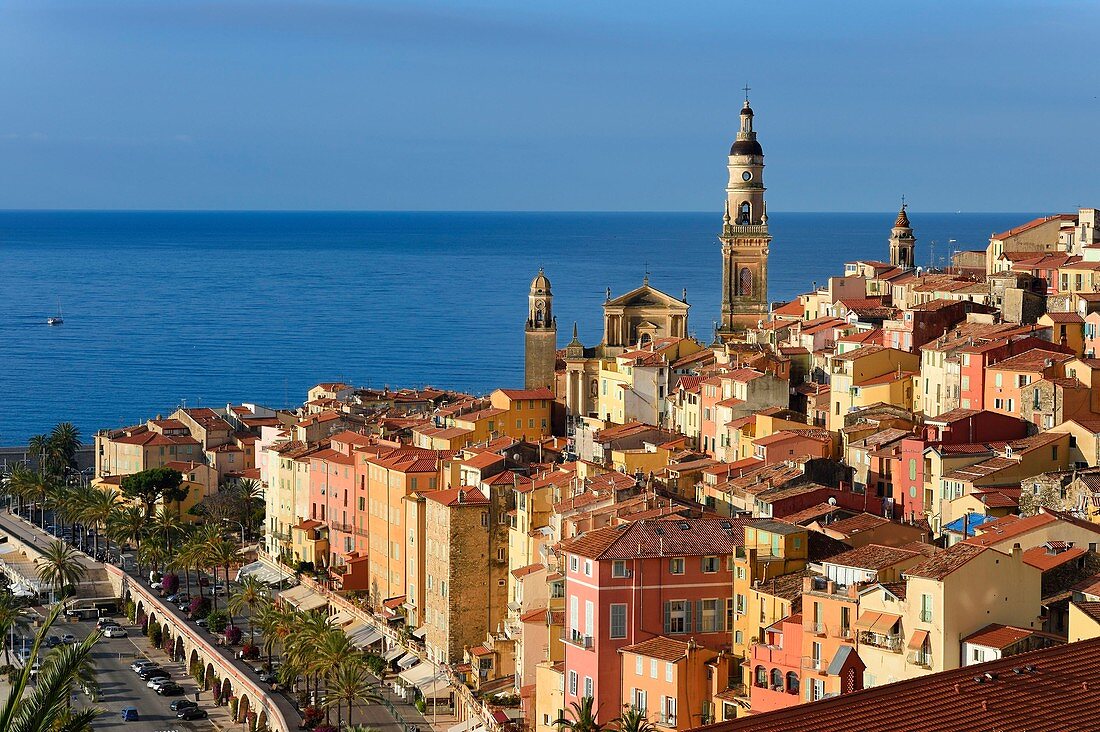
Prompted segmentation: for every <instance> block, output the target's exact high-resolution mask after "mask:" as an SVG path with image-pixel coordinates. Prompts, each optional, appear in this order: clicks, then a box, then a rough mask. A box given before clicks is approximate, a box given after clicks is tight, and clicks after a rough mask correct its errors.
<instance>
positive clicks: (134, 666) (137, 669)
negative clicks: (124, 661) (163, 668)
mask: <svg viewBox="0 0 1100 732" xmlns="http://www.w3.org/2000/svg"><path fill="white" fill-rule="evenodd" d="M157 665H159V664H158V663H157V662H156V661H149V660H146V659H141V660H139V661H134V662H133V663H131V664H130V670H131V671H133V672H134V673H141V671H142V669H146V668H152V667H153V666H157Z"/></svg>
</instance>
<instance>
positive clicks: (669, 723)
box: [657, 712, 676, 727]
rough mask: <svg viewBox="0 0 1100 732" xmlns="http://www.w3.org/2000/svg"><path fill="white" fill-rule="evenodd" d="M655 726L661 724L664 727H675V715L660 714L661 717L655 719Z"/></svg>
mask: <svg viewBox="0 0 1100 732" xmlns="http://www.w3.org/2000/svg"><path fill="white" fill-rule="evenodd" d="M657 724H663V725H664V726H666V727H675V726H676V715H675V714H665V713H664V712H661V716H660V717H658V718H657Z"/></svg>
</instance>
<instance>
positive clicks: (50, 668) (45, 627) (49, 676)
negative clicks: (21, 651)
mask: <svg viewBox="0 0 1100 732" xmlns="http://www.w3.org/2000/svg"><path fill="white" fill-rule="evenodd" d="M62 609H63V605H62V604H61V603H57V604H55V605H54V607H53V609H52V610H50V613H49V615H47V616H46V620H45V622H43V624H42V627H41V628H40V629H39V631H38V635H37V636H36V637H35V640H34V646H33V648H32V651H31V652H32V653H33V654H34V656H35V657H37V656H38V653H39V650H40V648H41V647H42V642H43V639H44V638H45V637H46V635H47V634H48V633H49V631H50V629H51V628H52V627H53V625H54V623H56V622H57V617H58V615H59V614H60V613H61V611H62ZM99 637H100V636H99V633H92V634H91V635H89V636H88V637H87V638H85V639H84V640H83V641H82V642H81V643H78V644H75V645H66V646H64V647H63V648H60V649H58V650H59V652H58V653H57V654H52V655H51V656H50V657H48V658H47V659H46V662H45V663H43V664H42V668H41V669H40V670H39V672H38V678H37V680H36V682H35V685H34V689H33V691H29V692H28V687H29V685H30V678H31V666H30V664H27V665H26V666H24V667H23V670H22V671H21V672H19V673H17V674H16V675H15V677H14V680H13V683H12V688H11V689H10V691H9V692H8V695H7V699H6V700H5V702H4V705H3V707H0V730H4V732H92V722H93V721H94V720H95V718H96V717H97V716H99V714H100V710H99V709H97V708H95V707H89V708H87V709H82V710H80V711H79V712H75V713H73V712H71V711H70V710H69V708H68V707H67V704H66V702H67V701H68V700H69V699H70V698H71V694H72V692H71V688H72V685H73V683H74V681H76V680H78V679H80V678H81V676H82V675H83V674H84V669H86V668H87V665H88V663H89V662H90V660H91V658H92V650H93V648H94V647H95V644H96V642H97V641H98V640H99Z"/></svg>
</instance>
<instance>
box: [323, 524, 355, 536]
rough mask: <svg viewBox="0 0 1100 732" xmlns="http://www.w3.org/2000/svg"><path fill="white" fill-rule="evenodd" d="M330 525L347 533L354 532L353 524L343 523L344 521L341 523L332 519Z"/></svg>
mask: <svg viewBox="0 0 1100 732" xmlns="http://www.w3.org/2000/svg"><path fill="white" fill-rule="evenodd" d="M329 525H330V526H331V527H332V528H333V530H335V531H343V532H344V533H345V534H350V533H351V532H352V525H351V524H342V523H339V522H337V521H331V522H329Z"/></svg>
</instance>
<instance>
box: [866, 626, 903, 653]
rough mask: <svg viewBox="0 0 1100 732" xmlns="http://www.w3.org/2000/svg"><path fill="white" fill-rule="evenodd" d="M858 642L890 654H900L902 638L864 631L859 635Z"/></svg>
mask: <svg viewBox="0 0 1100 732" xmlns="http://www.w3.org/2000/svg"><path fill="white" fill-rule="evenodd" d="M859 642H860V643H861V644H862V645H865V646H871V647H872V648H881V649H883V650H884V651H890V652H892V653H901V644H902V637H901V636H900V635H882V634H881V633H872V632H870V631H867V630H864V631H861V632H860V634H859Z"/></svg>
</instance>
